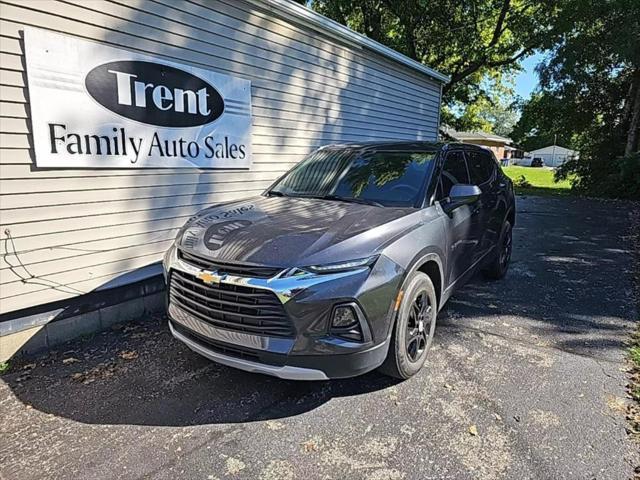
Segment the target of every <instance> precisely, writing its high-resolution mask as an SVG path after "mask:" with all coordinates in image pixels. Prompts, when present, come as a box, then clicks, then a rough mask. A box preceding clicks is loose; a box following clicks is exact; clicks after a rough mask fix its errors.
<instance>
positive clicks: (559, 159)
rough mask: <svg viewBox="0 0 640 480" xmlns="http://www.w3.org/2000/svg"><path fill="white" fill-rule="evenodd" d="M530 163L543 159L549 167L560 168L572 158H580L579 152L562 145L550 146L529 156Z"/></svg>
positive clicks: (534, 151) (532, 152)
mask: <svg viewBox="0 0 640 480" xmlns="http://www.w3.org/2000/svg"><path fill="white" fill-rule="evenodd" d="M527 156H528V157H530V161H532V160H534V159H536V158H541V159H542V160H543V161H544V164H545V166H547V167H559V166H560V165H562V164H563V163H564V162H566V161H567V160H569V159H571V158H578V152H576V151H575V150H570V149H568V148H564V147H561V146H560V145H549V146H548V147H543V148H538V149H537V150H533V151H531V152H529V153H528V155H527Z"/></svg>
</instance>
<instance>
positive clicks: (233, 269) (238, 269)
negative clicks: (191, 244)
mask: <svg viewBox="0 0 640 480" xmlns="http://www.w3.org/2000/svg"><path fill="white" fill-rule="evenodd" d="M178 258H180V259H181V260H184V261H185V262H187V263H189V264H191V265H194V266H196V267H198V268H202V269H203V270H210V271H214V272H218V274H219V275H224V274H228V275H238V276H240V277H252V278H271V277H273V276H275V275H277V274H278V273H280V272H281V271H282V270H283V268H281V267H263V266H260V265H246V264H241V263H225V262H219V261H214V260H210V259H208V258H205V257H200V256H198V255H194V254H192V253H187V252H184V251H182V250H178Z"/></svg>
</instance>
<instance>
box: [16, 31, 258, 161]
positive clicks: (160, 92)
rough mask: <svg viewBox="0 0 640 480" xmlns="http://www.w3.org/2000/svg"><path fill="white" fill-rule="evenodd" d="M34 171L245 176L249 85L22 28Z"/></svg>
mask: <svg viewBox="0 0 640 480" xmlns="http://www.w3.org/2000/svg"><path fill="white" fill-rule="evenodd" d="M25 48H26V60H27V78H28V84H29V98H30V106H31V121H32V124H33V142H34V147H35V154H36V165H37V166H38V167H65V168H194V167H196V168H249V167H251V82H249V81H248V80H242V79H238V78H233V77H230V76H228V75H223V74H220V73H215V72H212V71H210V70H207V69H203V68H197V67H193V66H190V65H184V64H179V63H174V62H169V61H166V60H163V59H160V58H154V57H151V56H149V55H140V54H136V53H132V52H129V51H127V50H122V49H119V48H113V47H108V46H105V45H101V44H98V43H93V42H88V41H84V40H78V39H76V38H73V37H68V36H63V35H58V34H54V33H50V32H47V31H44V30H38V29H32V28H27V29H25Z"/></svg>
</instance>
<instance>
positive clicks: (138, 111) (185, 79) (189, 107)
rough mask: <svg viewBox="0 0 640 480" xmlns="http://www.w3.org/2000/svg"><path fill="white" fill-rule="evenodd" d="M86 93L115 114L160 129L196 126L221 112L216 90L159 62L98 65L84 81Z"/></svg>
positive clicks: (123, 62)
mask: <svg viewBox="0 0 640 480" xmlns="http://www.w3.org/2000/svg"><path fill="white" fill-rule="evenodd" d="M85 85H86V87H87V91H88V92H89V94H90V95H91V96H92V97H93V98H94V99H95V100H96V101H97V102H98V103H99V104H100V105H102V106H103V107H105V108H108V109H109V110H111V111H112V112H114V113H117V114H118V115H122V116H123V117H126V118H129V119H131V120H136V121H138V122H143V123H148V124H151V125H157V126H160V127H195V126H198V125H204V124H205V123H210V122H213V121H214V120H216V119H217V118H219V117H220V115H222V113H223V112H224V100H223V99H222V96H220V94H219V93H218V91H217V90H216V89H215V88H213V87H212V86H211V85H209V84H208V83H207V82H205V81H204V80H202V79H201V78H199V77H196V76H195V75H191V74H190V73H187V72H185V71H183V70H180V69H178V68H174V67H170V66H168V65H162V64H159V63H152V62H142V61H134V60H127V61H119V62H109V63H105V64H103V65H99V66H97V67H95V68H94V69H93V70H91V71H90V72H89V73H88V74H87V77H86V78H85Z"/></svg>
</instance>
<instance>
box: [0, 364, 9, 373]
mask: <svg viewBox="0 0 640 480" xmlns="http://www.w3.org/2000/svg"><path fill="white" fill-rule="evenodd" d="M8 371H9V362H0V375H2V374H3V373H7V372H8Z"/></svg>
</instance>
